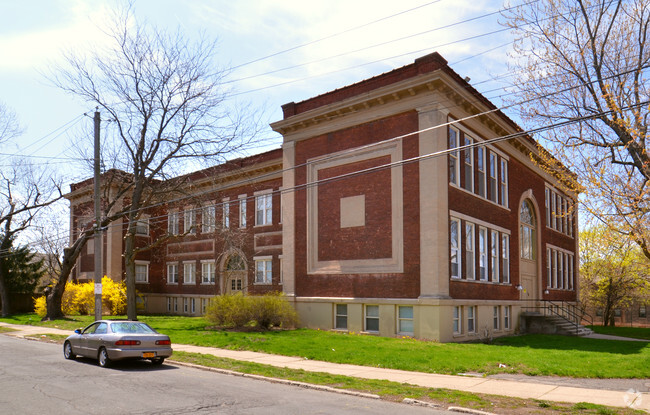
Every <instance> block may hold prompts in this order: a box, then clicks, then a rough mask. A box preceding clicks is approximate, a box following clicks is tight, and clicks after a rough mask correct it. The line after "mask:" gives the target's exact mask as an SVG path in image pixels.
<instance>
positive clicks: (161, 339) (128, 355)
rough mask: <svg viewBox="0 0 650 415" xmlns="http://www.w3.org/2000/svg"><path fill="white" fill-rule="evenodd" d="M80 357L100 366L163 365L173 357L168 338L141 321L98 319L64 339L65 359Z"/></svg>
mask: <svg viewBox="0 0 650 415" xmlns="http://www.w3.org/2000/svg"><path fill="white" fill-rule="evenodd" d="M77 355H79V356H85V357H90V358H92V359H97V360H98V361H99V365H100V366H101V367H107V366H109V365H110V364H111V361H113V360H121V359H149V360H151V362H152V363H153V364H155V365H160V364H162V363H163V362H164V361H165V358H167V357H169V356H171V355H172V346H171V341H170V340H169V336H166V335H164V334H160V333H158V332H157V331H156V330H154V329H152V328H151V327H149V326H148V325H147V324H145V323H142V322H140V321H128V320H99V321H96V322H94V323H92V324H91V325H89V326H88V327H86V328H85V329H83V330H82V329H77V330H75V331H74V334H73V335H71V336H69V337H68V338H67V339H65V342H64V343H63V356H65V358H66V359H74V358H75V357H76V356H77Z"/></svg>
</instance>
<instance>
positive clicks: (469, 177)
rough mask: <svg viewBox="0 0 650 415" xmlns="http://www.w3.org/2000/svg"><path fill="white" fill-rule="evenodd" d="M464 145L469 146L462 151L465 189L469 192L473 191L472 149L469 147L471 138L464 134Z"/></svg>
mask: <svg viewBox="0 0 650 415" xmlns="http://www.w3.org/2000/svg"><path fill="white" fill-rule="evenodd" d="M464 144H465V146H470V147H469V148H466V149H465V150H464V151H463V153H464V157H463V160H464V166H465V186H464V187H465V190H467V191H469V192H474V149H473V148H472V147H471V145H472V139H471V138H470V137H467V136H465V141H464Z"/></svg>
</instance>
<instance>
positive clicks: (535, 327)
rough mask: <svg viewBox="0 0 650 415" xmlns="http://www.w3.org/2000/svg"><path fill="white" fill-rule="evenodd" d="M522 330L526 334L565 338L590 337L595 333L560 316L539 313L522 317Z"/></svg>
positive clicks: (528, 313)
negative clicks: (555, 335) (557, 335)
mask: <svg viewBox="0 0 650 415" xmlns="http://www.w3.org/2000/svg"><path fill="white" fill-rule="evenodd" d="M520 329H521V331H522V332H524V333H531V334H532V333H536V334H560V335H564V336H589V335H590V334H593V331H592V330H591V329H589V328H587V327H584V326H582V325H578V326H576V324H575V323H573V322H571V321H569V320H567V319H565V318H563V317H560V316H556V315H553V316H545V315H542V314H540V313H537V312H525V313H521V316H520Z"/></svg>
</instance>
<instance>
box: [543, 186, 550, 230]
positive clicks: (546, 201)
mask: <svg viewBox="0 0 650 415" xmlns="http://www.w3.org/2000/svg"><path fill="white" fill-rule="evenodd" d="M544 206H545V207H546V226H547V227H549V228H550V227H551V189H549V188H548V187H547V188H546V189H544Z"/></svg>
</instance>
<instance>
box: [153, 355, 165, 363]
mask: <svg viewBox="0 0 650 415" xmlns="http://www.w3.org/2000/svg"><path fill="white" fill-rule="evenodd" d="M164 361H165V358H164V357H156V358H155V359H151V363H153V364H154V365H162V364H163V362H164Z"/></svg>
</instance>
